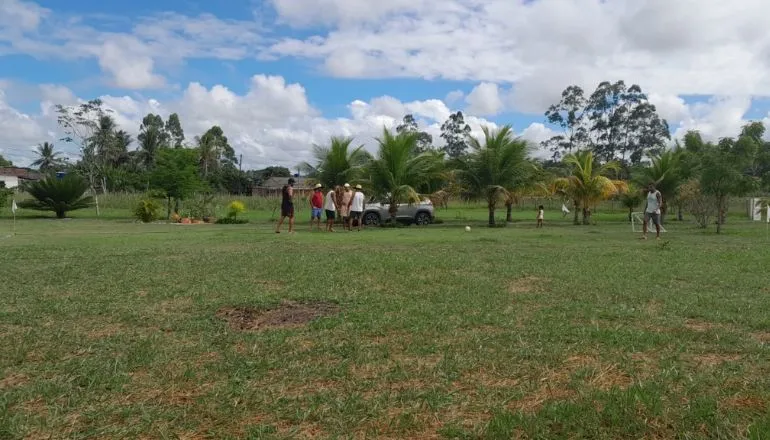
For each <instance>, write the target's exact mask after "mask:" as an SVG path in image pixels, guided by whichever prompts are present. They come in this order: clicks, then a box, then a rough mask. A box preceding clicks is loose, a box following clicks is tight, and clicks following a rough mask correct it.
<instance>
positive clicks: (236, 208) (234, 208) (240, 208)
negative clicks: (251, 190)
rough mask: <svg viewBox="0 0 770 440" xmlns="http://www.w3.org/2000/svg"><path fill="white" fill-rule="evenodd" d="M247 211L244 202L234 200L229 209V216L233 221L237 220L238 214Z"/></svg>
mask: <svg viewBox="0 0 770 440" xmlns="http://www.w3.org/2000/svg"><path fill="white" fill-rule="evenodd" d="M244 211H246V207H245V206H244V205H243V202H241V201H238V200H233V201H232V202H231V203H230V205H229V206H228V207H227V216H228V217H230V218H232V219H237V218H238V214H241V213H243V212H244Z"/></svg>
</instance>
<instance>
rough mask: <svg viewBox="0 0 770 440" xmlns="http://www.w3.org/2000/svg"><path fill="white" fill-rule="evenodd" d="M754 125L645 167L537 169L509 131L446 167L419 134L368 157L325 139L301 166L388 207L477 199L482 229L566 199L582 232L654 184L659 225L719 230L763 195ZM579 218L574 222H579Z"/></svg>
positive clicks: (663, 155)
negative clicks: (519, 209)
mask: <svg viewBox="0 0 770 440" xmlns="http://www.w3.org/2000/svg"><path fill="white" fill-rule="evenodd" d="M763 136H764V126H763V125H762V123H760V122H752V123H750V124H748V125H746V126H745V127H744V128H743V130H742V132H741V134H740V135H739V136H738V137H737V138H735V139H733V138H725V139H722V140H720V141H719V142H718V143H716V144H714V143H709V142H705V141H704V140H703V139H702V137H701V136H700V134H699V133H697V132H690V133H688V134H687V136H685V139H684V144H680V143H679V142H677V144H676V146H675V147H674V148H673V149H668V150H665V151H654V152H651V153H648V156H647V157H648V158H649V161H648V162H646V163H643V162H642V161H641V160H640V161H638V162H636V163H629V162H628V161H623V159H615V160H603V159H602V156H601V155H599V154H597V153H596V152H595V150H594V149H593V148H590V147H587V146H583V147H581V148H578V149H577V151H574V152H572V153H568V154H566V155H564V156H563V158H562V160H560V161H553V160H551V161H538V160H535V159H533V158H531V157H530V156H529V153H530V151H531V149H532V148H533V147H532V146H531V145H530V144H528V143H527V142H526V141H524V140H522V139H520V138H516V137H514V135H513V132H512V130H511V127H510V126H505V127H503V128H502V129H500V130H496V131H493V130H489V129H487V128H484V130H483V137H481V138H473V137H467V138H466V139H467V142H468V144H469V145H470V151H469V152H468V153H467V154H463V155H461V156H459V157H455V158H450V157H448V155H447V153H446V152H444V151H437V150H433V149H427V150H426V149H424V148H423V146H422V145H421V144H420V140H421V138H420V134H419V132H416V131H413V130H400V131H398V130H397V132H396V133H395V134H394V133H392V132H390V131H388V130H385V131H384V132H383V134H382V136H381V137H380V138H379V139H378V143H379V149H378V151H377V154H376V156H372V155H370V154H369V153H368V152H366V151H365V150H364V149H363V146H353V143H352V141H353V140H352V139H351V138H339V137H336V138H332V139H331V142H330V143H329V145H328V146H325V147H318V146H317V147H316V148H315V156H316V159H317V160H316V163H315V164H313V165H310V164H305V165H304V167H305V168H306V169H307V170H308V172H309V173H310V175H311V176H312V177H314V178H316V179H317V180H318V181H320V182H321V183H323V184H324V186H325V187H327V188H331V187H335V186H338V185H342V184H344V183H345V182H359V183H362V184H364V185H366V186H367V187H368V190H369V191H371V192H372V193H373V194H374V195H375V196H377V197H379V198H380V199H382V200H385V201H386V202H387V203H389V204H390V206H391V208H390V211H391V214H392V215H395V212H396V209H397V204H398V203H403V202H409V201H416V200H418V199H419V194H430V193H434V192H437V191H439V192H445V193H451V194H452V195H454V196H458V197H464V198H481V199H483V200H484V201H485V202H486V204H487V207H488V209H489V225H490V226H494V225H495V210H496V208H497V207H498V206H499V205H500V204H504V205H505V206H506V208H507V209H506V210H507V215H506V220H507V221H510V220H511V209H512V206H513V205H515V204H516V203H517V201H518V200H519V198H520V197H522V196H525V195H530V196H535V197H541V198H548V199H551V198H560V199H563V200H569V201H570V202H571V204H572V206H573V209H574V223H575V224H581V223H582V224H589V223H591V212H592V209H594V208H595V207H596V205H597V204H598V203H599V202H601V201H603V200H607V199H611V198H617V199H618V200H620V201H621V202H622V203H623V204H624V205H625V206H627V207H628V208H629V216H630V213H631V212H632V211H633V210H634V209H636V208H638V207H639V206H640V205H642V204H643V203H644V193H645V188H646V186H647V185H648V184H649V183H655V185H656V186H657V188H658V189H659V190H660V191H661V193H662V195H663V202H664V203H663V208H662V209H663V218H664V219H665V217H666V213H667V212H668V210H669V209H670V207H671V206H675V207H676V208H677V209H678V218H679V220H682V219H683V211H684V210H687V211H689V212H690V213H692V214H693V215H694V216H695V217H696V220H697V221H698V223H699V224H700V225H701V226H703V227H705V226H707V225H708V223H709V220H708V219H709V218H711V217H712V216H714V215H716V214H719V216H718V222H717V230H718V232H719V231H721V225H722V223H724V214H725V212H726V209H727V206H728V200H729V197H731V196H736V195H743V194H747V193H751V192H754V193H757V192H762V191H769V190H770V143H769V142H765V141H763V140H762V139H763ZM581 214H582V219H581Z"/></svg>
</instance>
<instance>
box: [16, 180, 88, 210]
mask: <svg viewBox="0 0 770 440" xmlns="http://www.w3.org/2000/svg"><path fill="white" fill-rule="evenodd" d="M87 190H88V183H87V182H86V181H85V180H84V179H83V178H82V177H80V176H78V175H77V174H67V175H65V176H64V178H62V179H57V178H56V177H50V176H49V177H46V178H45V179H43V180H39V181H37V182H33V183H31V184H29V187H28V188H27V191H28V192H29V194H30V195H31V196H32V197H33V198H34V199H33V200H25V201H23V202H21V203H19V207H20V208H27V209H35V210H38V211H53V212H54V213H56V218H64V216H65V215H66V214H67V212H69V211H75V210H77V209H83V208H88V207H90V206H93V204H94V198H93V197H91V196H84V195H83V194H85V192H86V191H87Z"/></svg>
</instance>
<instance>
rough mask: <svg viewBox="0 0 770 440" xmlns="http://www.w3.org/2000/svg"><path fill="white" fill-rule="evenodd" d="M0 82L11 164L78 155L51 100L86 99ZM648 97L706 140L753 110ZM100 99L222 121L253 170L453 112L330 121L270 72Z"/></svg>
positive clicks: (741, 102)
mask: <svg viewBox="0 0 770 440" xmlns="http://www.w3.org/2000/svg"><path fill="white" fill-rule="evenodd" d="M0 86H1V87H0V146H1V147H2V148H3V150H2V151H0V154H3V155H4V156H6V157H8V158H10V159H11V160H13V161H14V162H17V163H20V164H28V163H29V162H31V161H32V158H33V155H32V153H31V151H32V149H33V148H34V146H35V145H37V144H38V143H40V142H44V141H48V142H55V143H56V145H57V147H58V148H59V149H62V150H64V151H65V152H66V153H67V154H68V155H70V156H72V157H74V156H75V155H76V153H77V151H76V146H74V145H72V144H64V143H61V142H59V141H58V140H57V139H59V138H60V137H61V133H60V132H59V130H58V127H57V124H56V113H55V112H54V111H53V108H52V106H53V103H62V104H70V105H71V104H77V103H80V102H83V100H82V99H80V98H78V97H77V96H76V95H75V94H74V93H73V92H72V91H71V90H69V89H68V88H66V87H63V86H60V85H52V84H47V85H41V86H39V90H38V92H37V93H38V95H39V98H40V112H39V113H37V114H30V113H25V112H22V111H20V110H17V109H15V108H13V107H12V106H11V105H10V104H9V103H8V102H9V101H8V97H7V95H6V94H5V93H3V92H2V89H3V88H5V89H8V90H10V89H13V88H16V87H17V86H16V85H14V84H13V82H11V81H0ZM477 90H478V88H477ZM482 90H483V89H482ZM651 98H652V100H653V102H654V103H655V104H657V105H659V106H660V108H661V112H662V113H663V114H664V115H666V116H669V117H672V118H674V117H676V118H677V119H672V129H675V130H676V135H677V136H681V135H683V134H684V133H685V131H686V130H689V129H697V130H700V131H701V132H702V133H703V134H704V136H705V137H706V138H707V139H717V138H719V137H722V136H735V135H736V134H737V133H738V130H739V129H740V127H741V125H743V124H744V123H745V122H746V121H745V120H744V116H745V114H746V112H747V111H748V109H749V107H750V99H749V98H748V97H743V98H714V99H711V100H709V101H705V102H700V103H696V104H691V105H687V104H686V103H685V102H684V101H682V100H680V99H679V98H677V97H672V96H670V95H668V96H667V95H653V96H652V97H651ZM101 99H102V101H103V102H104V105H105V106H106V107H107V108H109V109H111V110H112V111H113V113H112V114H113V116H114V117H115V120H116V122H117V124H118V126H119V127H120V128H121V129H124V130H126V131H128V132H129V133H131V134H133V135H134V136H136V134H137V132H138V130H139V125H140V123H141V120H142V118H143V117H144V116H145V115H146V114H147V113H155V114H160V115H162V116H163V117H164V118H166V117H167V116H168V115H169V114H170V113H172V112H176V113H178V114H179V115H180V118H181V121H182V124H183V128H184V130H185V133H186V135H187V138H188V141H190V142H191V141H192V139H193V138H194V136H195V135H200V134H202V133H203V132H204V131H205V130H207V129H208V128H210V127H211V126H212V125H219V126H221V127H222V129H223V130H224V131H225V134H226V135H227V136H228V138H229V139H230V142H231V144H232V145H233V147H234V148H235V149H236V151H237V152H238V153H239V154H240V153H242V154H243V157H244V166H246V167H250V168H257V167H264V166H268V165H282V166H288V167H294V166H296V165H297V164H298V163H300V162H303V161H312V160H313V157H312V145H313V144H323V143H325V142H327V141H328V139H329V137H330V136H332V135H344V136H353V137H355V139H356V142H357V143H362V144H364V145H366V148H367V149H369V150H370V151H371V152H375V151H376V141H375V139H376V138H377V137H379V136H380V135H381V134H382V129H383V127H387V128H389V129H393V128H395V126H396V125H397V124H398V123H399V122H400V120H401V118H402V117H403V116H404V115H405V114H408V113H411V114H413V115H414V116H415V118H416V120H417V121H418V123H419V125H420V127H421V129H422V130H425V131H426V132H428V133H430V134H431V135H432V136H433V138H434V143H435V144H436V145H437V146H440V145H442V143H443V141H442V139H441V138H440V133H441V124H442V123H443V122H444V121H445V120H446V119H447V118H448V117H449V115H450V113H451V112H453V111H456V110H457V108H456V107H452V106H450V105H448V104H447V103H446V102H445V101H442V100H440V99H427V100H420V101H408V102H403V101H400V100H398V99H396V98H394V97H392V96H381V97H376V98H373V99H369V100H354V101H353V102H351V103H350V104H349V105H348V111H349V114H348V115H347V116H345V117H337V118H328V117H325V116H324V115H323V114H322V113H321V112H320V111H319V110H318V109H316V108H314V107H313V106H312V105H311V104H310V103H309V101H308V98H307V94H306V92H305V89H304V87H303V86H302V85H300V84H296V83H287V82H286V81H285V79H284V78H282V77H280V76H267V75H254V76H253V77H252V80H251V83H250V87H249V89H248V90H247V91H246V92H244V93H236V92H234V91H233V90H231V89H229V88H227V87H225V86H223V85H215V86H212V87H206V86H203V85H201V84H199V83H195V82H193V83H190V84H189V85H188V86H187V87H186V88H185V89H184V90H183V91H182V92H181V93H180V94H179V95H178V96H177V97H176V98H171V99H164V100H158V99H154V98H152V97H141V96H139V95H133V96H127V95H126V96H109V95H108V96H102V97H101ZM487 109H489V108H487ZM465 120H466V122H467V123H468V124H469V125H470V126H471V129H472V135H474V136H481V135H482V133H481V127H482V126H489V127H490V128H491V129H497V128H499V126H498V125H497V124H495V123H493V122H491V121H489V120H487V119H484V118H483V117H482V115H479V114H476V113H466V114H465ZM768 121H769V122H770V115H768ZM514 128H515V129H516V133H517V135H519V136H521V137H522V138H524V139H526V140H529V141H530V142H532V143H533V145H539V144H540V142H542V141H543V140H546V139H548V138H550V137H551V136H553V135H554V134H555V133H554V131H553V130H551V129H550V128H549V127H547V126H545V125H544V124H542V123H539V122H535V123H532V124H530V125H529V126H526V127H524V126H522V127H514ZM533 155H534V156H536V157H541V158H544V157H549V156H550V152H548V151H545V150H542V149H540V148H537V149H535V150H534V151H533Z"/></svg>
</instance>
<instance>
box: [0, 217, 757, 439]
mask: <svg viewBox="0 0 770 440" xmlns="http://www.w3.org/2000/svg"><path fill="white" fill-rule="evenodd" d="M110 212H111V211H109V210H108V212H107V213H108V214H109V215H107V217H110V218H118V217H120V216H121V215H123V216H125V215H126V211H121V212H122V214H121V212H119V210H117V209H115V210H114V212H112V213H111V214H110ZM23 214H24V215H25V216H26V215H28V213H23ZM503 214H504V212H502V211H501V212H500V213H499V215H503ZM91 215H92V213H88V212H84V211H81V212H78V213H75V215H74V216H75V217H76V218H74V219H72V220H64V221H56V220H50V219H31V218H22V219H21V220H20V221H19V222H18V224H17V232H18V233H17V235H16V236H14V237H10V238H0V263H2V264H0V268H1V269H0V285H2V286H3V287H2V293H1V294H0V300H1V301H0V340H1V341H2V345H1V346H0V347H1V348H0V439H6V438H7V439H16V438H30V439H42V438H158V439H165V438H180V439H197V438H211V439H230V438H232V439H234V438H248V439H296V438H388V439H403V438H419V439H425V438H442V439H443V438H445V439H455V438H456V439H508V438H591V439H602V438H607V439H610V438H746V437H748V438H755V439H761V438H770V412H768V405H767V404H768V402H770V362H769V361H770V351H768V344H770V313H769V312H770V301H768V296H769V295H770V284H768V280H769V279H770V276H768V262H770V241H768V240H767V239H766V236H765V225H758V224H752V223H749V222H739V221H737V220H736V221H732V219H731V222H730V223H729V224H728V225H727V227H726V234H724V235H722V236H717V235H715V234H713V232H711V233H703V232H702V231H700V230H697V229H694V228H693V227H692V226H691V225H689V224H677V223H671V224H670V225H669V226H668V228H669V230H670V231H671V232H669V233H668V234H666V235H665V237H664V239H663V240H661V241H660V242H656V241H654V240H650V241H646V242H643V241H640V240H638V239H637V237H636V236H634V235H633V234H632V233H631V232H630V228H629V226H628V225H626V224H623V223H622V222H621V221H620V220H622V218H623V213H622V211H621V210H618V211H617V212H616V213H615V214H598V215H596V216H595V220H597V221H599V224H598V225H596V226H587V227H573V226H571V225H569V219H567V220H566V221H564V220H561V219H560V218H559V219H558V220H551V221H550V222H548V224H547V225H546V228H545V229H542V230H536V229H535V228H534V225H533V223H534V220H533V219H534V212H530V211H522V212H516V217H517V219H519V220H521V221H520V222H517V223H514V224H512V225H509V226H508V227H506V228H496V229H489V228H484V227H483V220H484V219H485V217H486V213H485V211H484V210H483V209H471V208H453V209H450V210H448V211H446V212H445V213H440V214H439V216H440V217H441V218H443V219H446V222H445V223H444V224H441V225H432V226H429V227H425V228H417V227H409V228H397V229H392V228H381V229H372V230H365V231H363V232H361V233H356V232H354V233H335V234H325V233H309V232H307V231H306V222H301V223H300V225H301V226H300V227H299V231H300V232H299V233H297V234H295V235H288V234H281V235H276V234H274V233H272V232H271V227H272V225H271V224H270V223H269V221H268V219H269V217H270V213H269V212H267V211H265V212H261V213H253V214H252V216H251V218H252V223H250V224H248V225H238V226H235V225H234V226H224V225H192V226H179V225H164V224H150V225H141V224H136V223H133V222H131V221H129V220H95V219H91V218H86V217H89V216H91ZM554 217H560V215H558V214H557V213H555V212H549V213H548V217H547V219H551V218H554ZM302 219H303V220H304V218H302ZM525 219H526V221H524V220H525ZM466 223H470V224H472V225H473V230H472V231H471V232H470V233H466V232H465V231H464V229H463V226H464V225H465V224H466ZM10 229H11V223H10V221H9V220H7V218H6V219H4V220H0V237H2V236H4V235H5V233H6V231H9V230H10ZM284 301H294V302H302V301H328V302H331V303H333V304H336V306H337V307H338V308H339V312H338V313H334V314H331V315H329V316H326V317H322V318H319V319H316V320H314V321H312V322H310V323H309V324H308V325H305V326H292V327H288V328H261V329H259V330H250V331H240V330H238V329H234V328H232V327H230V326H229V325H228V324H227V323H226V322H225V321H224V320H222V319H220V318H219V317H218V316H217V311H219V310H220V309H222V308H223V307H233V306H234V307H242V306H252V307H257V308H260V307H262V308H271V307H274V306H275V305H277V304H281V303H282V302H284Z"/></svg>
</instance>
